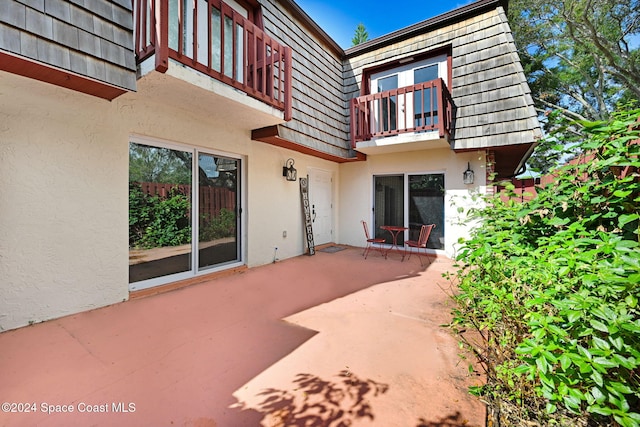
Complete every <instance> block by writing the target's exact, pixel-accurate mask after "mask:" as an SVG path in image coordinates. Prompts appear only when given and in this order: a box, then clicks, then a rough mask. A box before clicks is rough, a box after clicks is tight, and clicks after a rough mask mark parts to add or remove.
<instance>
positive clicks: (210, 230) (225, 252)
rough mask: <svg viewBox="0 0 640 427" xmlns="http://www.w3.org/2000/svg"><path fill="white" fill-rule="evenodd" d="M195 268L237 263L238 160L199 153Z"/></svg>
mask: <svg viewBox="0 0 640 427" xmlns="http://www.w3.org/2000/svg"><path fill="white" fill-rule="evenodd" d="M198 164H199V168H200V170H199V175H198V176H199V180H200V184H199V188H198V206H199V212H198V213H199V215H198V268H199V269H200V270H202V269H205V268H207V267H211V266H215V265H220V264H224V263H228V262H233V261H237V260H239V259H240V257H239V246H238V232H239V227H238V218H237V215H236V212H238V208H237V206H238V205H237V203H238V176H239V175H238V172H239V160H237V159H230V158H226V157H216V156H213V155H211V154H204V153H200V154H199V155H198Z"/></svg>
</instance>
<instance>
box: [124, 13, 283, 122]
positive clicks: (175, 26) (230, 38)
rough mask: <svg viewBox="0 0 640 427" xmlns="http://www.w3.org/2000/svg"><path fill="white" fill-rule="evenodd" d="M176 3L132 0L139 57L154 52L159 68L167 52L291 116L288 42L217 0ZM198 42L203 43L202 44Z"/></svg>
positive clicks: (136, 47) (164, 66) (135, 45)
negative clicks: (170, 25)
mask: <svg viewBox="0 0 640 427" xmlns="http://www.w3.org/2000/svg"><path fill="white" fill-rule="evenodd" d="M176 3H177V4H175V6H176V7H174V6H172V7H171V11H169V0H133V13H134V23H135V27H136V29H135V43H134V48H135V52H136V55H137V57H138V61H139V62H140V61H143V60H144V59H146V58H148V57H149V56H150V55H153V54H155V55H156V70H158V71H161V72H164V71H166V69H167V67H168V64H169V61H168V60H169V57H171V58H172V59H174V60H176V61H178V62H180V63H182V64H184V65H186V66H189V67H191V68H193V69H195V70H197V71H200V72H202V73H204V74H206V75H209V76H210V77H212V78H215V79H217V80H220V81H223V82H225V83H227V84H230V85H231V86H233V87H236V88H238V89H240V90H243V91H245V92H246V93H248V94H250V95H251V96H253V97H254V98H257V99H260V100H262V101H263V102H266V103H268V104H270V105H272V106H274V107H276V108H278V109H280V110H283V111H284V112H285V117H286V118H287V120H288V119H290V118H291V102H292V96H291V90H292V78H291V70H292V63H291V62H292V55H291V50H290V48H288V47H286V46H282V45H281V44H279V43H278V42H276V41H275V40H274V39H272V38H271V37H269V36H268V35H266V34H265V33H264V32H263V31H262V30H261V29H259V28H258V27H256V26H255V25H254V24H253V23H252V22H250V21H249V20H247V19H246V18H244V17H243V16H242V15H241V14H240V13H238V12H237V11H236V10H235V9H233V8H231V7H230V6H229V5H227V4H226V3H224V2H222V1H220V0H177V2H176ZM189 8H191V10H189ZM214 9H215V10H214ZM218 10H219V14H218V13H217V11H218ZM169 13H171V14H172V15H171V21H172V28H171V31H177V33H178V34H172V40H177V46H175V42H173V41H172V46H169V30H170V28H169V21H170V19H169ZM175 14H177V15H178V16H175ZM226 22H228V23H230V25H231V28H230V32H229V29H227V30H226V31H225V28H226V24H225V23H226ZM218 23H219V31H216V29H217V28H216V25H217V24H218ZM199 33H201V34H199ZM202 43H206V44H207V45H206V48H205V46H204V45H202ZM218 44H219V45H218ZM187 45H189V46H187ZM199 45H200V46H199ZM229 55H230V56H229ZM205 56H206V58H205ZM218 56H219V58H218ZM218 59H219V61H218ZM218 62H219V64H218ZM218 67H219V69H217V68H218Z"/></svg>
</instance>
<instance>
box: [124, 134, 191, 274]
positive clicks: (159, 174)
mask: <svg viewBox="0 0 640 427" xmlns="http://www.w3.org/2000/svg"><path fill="white" fill-rule="evenodd" d="M191 165H192V155H191V153H189V152H186V151H178V150H171V149H169V148H161V147H151V146H147V145H141V144H136V143H130V144H129V282H130V283H134V282H139V281H142V280H147V279H153V278H156V277H161V276H167V275H170V274H175V273H180V272H184V271H189V270H191Z"/></svg>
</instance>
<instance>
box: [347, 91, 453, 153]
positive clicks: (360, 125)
mask: <svg viewBox="0 0 640 427" xmlns="http://www.w3.org/2000/svg"><path fill="white" fill-rule="evenodd" d="M453 110H454V104H453V100H452V99H451V95H450V94H449V90H448V89H447V86H446V85H445V84H444V81H442V79H436V80H431V81H428V82H424V83H419V84H416V85H413V86H407V87H401V88H398V89H393V90H389V91H386V92H380V93H374V94H370V95H364V96H360V97H358V98H354V99H352V100H351V145H352V147H353V148H356V143H358V142H361V141H367V140H370V139H374V138H380V137H385V136H392V135H399V134H402V133H410V132H423V131H438V132H439V134H440V138H447V139H449V138H450V136H451V127H452V123H453Z"/></svg>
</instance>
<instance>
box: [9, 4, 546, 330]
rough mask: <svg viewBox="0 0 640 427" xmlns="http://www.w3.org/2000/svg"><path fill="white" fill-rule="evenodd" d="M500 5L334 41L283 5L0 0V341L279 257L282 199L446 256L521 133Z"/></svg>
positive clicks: (508, 162) (318, 233)
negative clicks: (392, 229) (424, 227)
mask: <svg viewBox="0 0 640 427" xmlns="http://www.w3.org/2000/svg"><path fill="white" fill-rule="evenodd" d="M89 3H91V4H90V5H89ZM506 7H507V2H506V1H505V0H478V1H476V2H474V3H471V4H469V5H467V6H464V7H461V8H459V9H456V10H453V11H451V12H448V13H446V14H443V15H440V16H436V17H434V18H431V19H428V20H426V21H423V22H419V23H417V24H415V25H413V26H410V27H407V28H404V29H399V30H398V31H396V32H394V33H391V34H388V35H386V36H383V37H380V38H377V39H375V40H371V41H368V42H366V43H363V44H361V45H358V46H356V47H352V48H350V49H347V50H344V49H342V48H340V47H339V46H338V45H337V44H336V43H335V42H334V41H333V40H332V39H331V38H330V37H329V36H328V35H327V34H326V33H325V32H324V31H323V30H322V29H321V28H320V27H319V26H318V25H317V24H316V23H315V22H314V21H313V20H312V19H310V18H309V16H308V15H307V14H306V13H305V12H304V11H303V10H302V9H301V8H300V7H299V6H298V5H297V4H296V3H295V2H294V1H293V0H228V1H224V2H223V1H221V0H133V1H132V0H94V1H91V2H84V1H81V0H66V1H65V0H6V1H3V2H0V70H1V71H0V188H1V190H0V194H1V197H0V330H7V329H12V328H17V327H20V326H23V325H27V324H29V323H32V322H40V321H44V320H47V319H52V318H56V317H60V316H63V315H67V314H72V313H77V312H80V311H83V310H88V309H92V308H96V307H101V306H105V305H109V304H113V303H116V302H120V301H124V300H127V299H128V298H130V296H131V295H135V294H136V293H141V292H149V291H150V290H151V291H155V290H158V289H162V288H163V287H166V286H181V285H182V284H186V283H192V282H194V281H197V280H202V279H204V278H206V277H207V275H209V274H212V273H217V272H220V271H226V270H229V269H238V268H246V267H253V266H258V265H262V264H265V263H270V262H272V261H274V260H275V259H284V258H288V257H293V256H297V255H301V254H303V253H304V252H305V251H306V250H307V249H306V248H307V232H306V231H307V230H308V227H307V224H306V216H305V215H304V213H305V209H304V208H308V209H307V213H308V214H309V217H310V219H311V221H312V223H311V224H312V233H313V240H314V244H315V245H320V244H325V243H330V242H334V243H338V244H345V245H353V246H364V235H363V232H362V227H361V225H360V221H361V220H366V221H367V222H368V223H369V226H370V228H371V229H372V230H373V232H374V233H376V234H377V235H380V236H384V237H387V235H386V234H384V231H383V230H380V226H381V225H403V226H406V227H407V228H408V230H407V231H406V232H405V233H404V235H402V234H401V235H400V236H399V239H398V243H399V244H400V245H402V244H403V242H404V240H406V239H408V238H413V237H414V236H415V233H416V232H417V229H418V227H419V226H420V224H424V223H435V224H436V228H435V229H434V231H433V233H432V235H431V238H430V242H429V247H430V248H431V249H432V250H433V251H435V252H436V253H441V254H443V255H449V256H452V255H453V254H454V253H455V245H456V242H457V240H458V238H459V237H461V236H465V235H466V234H467V233H468V227H470V225H469V224H466V225H465V224H461V223H460V222H459V221H458V208H466V207H468V206H469V203H471V202H470V199H469V198H468V197H465V196H469V195H470V194H472V193H475V192H480V193H482V192H485V191H487V189H488V188H489V187H488V185H489V184H490V181H489V179H490V177H494V179H499V178H504V177H510V176H513V175H515V174H517V173H518V171H519V170H520V169H521V168H522V165H523V163H524V161H525V160H526V158H527V156H528V154H529V153H530V152H531V150H532V149H533V147H534V145H535V143H536V140H537V138H538V137H539V136H540V129H539V124H538V121H537V119H536V113H535V111H534V108H533V103H532V100H531V97H530V95H529V89H528V86H527V83H526V79H525V76H524V74H523V70H522V67H521V65H520V62H519V59H518V55H517V53H516V49H515V46H514V43H513V38H512V36H511V30H510V28H509V24H508V22H507V18H506V13H505V8H506ZM294 170H295V175H296V176H292V173H293V172H294ZM470 172H473V173H472V174H470ZM287 175H289V176H287ZM307 176H308V182H307V188H308V205H305V206H303V202H302V197H301V185H300V184H301V182H300V178H306V177H307ZM161 201H164V202H167V201H171V203H174V202H175V203H174V207H173V208H172V209H175V205H178V206H180V207H179V208H178V209H182V211H180V210H178V212H179V215H177V216H176V215H175V212H176V211H175V210H173V211H169V210H167V211H166V212H167V213H164V214H163V213H162V212H161V210H162V209H164V208H165V207H166V206H168V205H169V204H170V203H169V202H167V203H165V204H162V203H160V202H161ZM167 209H168V208H167ZM171 212H173V213H171ZM180 212H183V213H180ZM141 218H142V219H141ZM145 221H146V222H145ZM154 233H155V234H154Z"/></svg>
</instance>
